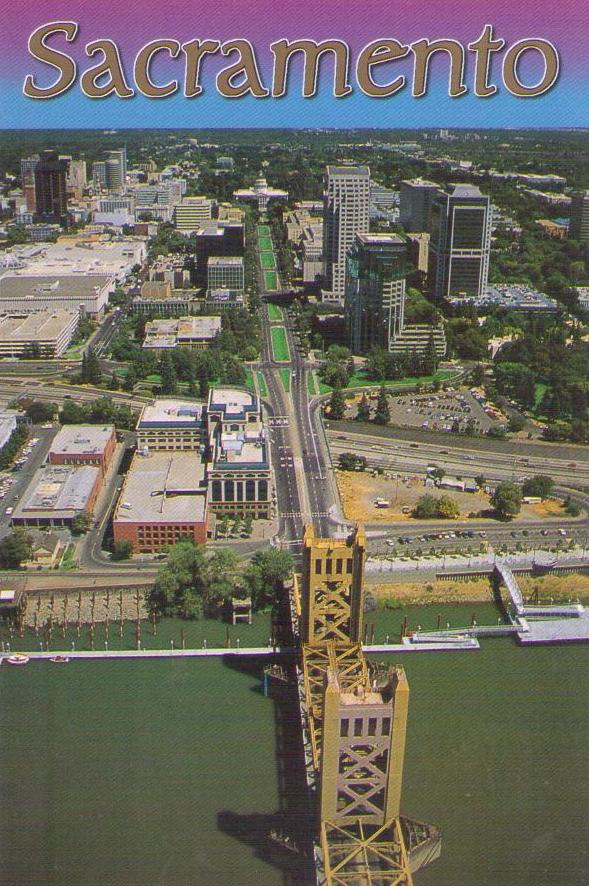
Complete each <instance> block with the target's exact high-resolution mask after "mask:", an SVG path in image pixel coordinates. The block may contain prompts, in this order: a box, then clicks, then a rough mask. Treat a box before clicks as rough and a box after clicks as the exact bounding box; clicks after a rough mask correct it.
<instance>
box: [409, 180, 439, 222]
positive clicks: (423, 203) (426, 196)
mask: <svg viewBox="0 0 589 886" xmlns="http://www.w3.org/2000/svg"><path fill="white" fill-rule="evenodd" d="M399 191H400V201H401V206H400V217H399V221H400V222H401V224H402V225H403V227H404V229H405V230H406V231H408V232H411V233H413V234H419V233H423V232H427V231H429V229H430V226H431V217H432V206H433V202H434V198H435V197H436V195H437V194H439V192H440V187H439V185H437V184H436V183H435V182H430V181H426V180H425V179H422V178H414V179H406V180H405V181H402V182H401V186H400V188H399Z"/></svg>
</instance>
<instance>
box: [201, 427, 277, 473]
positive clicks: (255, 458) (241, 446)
mask: <svg viewBox="0 0 589 886" xmlns="http://www.w3.org/2000/svg"><path fill="white" fill-rule="evenodd" d="M220 456H223V460H220ZM267 464H268V456H267V451H266V442H265V439H264V432H263V429H262V427H261V425H258V426H257V427H256V430H255V431H254V432H251V433H250V432H246V433H243V432H233V433H224V434H221V437H220V440H219V447H218V448H217V450H216V452H215V463H214V465H215V469H216V468H224V467H231V466H232V465H256V466H257V467H264V466H266V465H267Z"/></svg>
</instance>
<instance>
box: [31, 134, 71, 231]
mask: <svg viewBox="0 0 589 886" xmlns="http://www.w3.org/2000/svg"><path fill="white" fill-rule="evenodd" d="M67 169H68V164H67V160H62V159H60V158H59V156H58V154H57V151H43V152H42V153H41V158H40V160H39V162H38V163H37V165H36V166H35V204H36V212H37V215H39V216H40V217H41V218H43V219H52V220H54V221H62V220H63V219H65V218H66V216H67V184H66V178H67Z"/></svg>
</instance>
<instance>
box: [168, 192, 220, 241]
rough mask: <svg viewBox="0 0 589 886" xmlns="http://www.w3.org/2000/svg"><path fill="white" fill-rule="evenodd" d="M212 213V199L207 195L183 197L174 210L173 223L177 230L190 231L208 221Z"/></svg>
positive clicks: (195, 229)
mask: <svg viewBox="0 0 589 886" xmlns="http://www.w3.org/2000/svg"><path fill="white" fill-rule="evenodd" d="M212 214H213V201H212V200H209V198H208V197H184V199H183V200H182V203H179V204H178V205H177V206H176V208H175V210H174V225H175V226H176V229H177V230H178V231H183V232H186V233H191V232H192V231H197V230H198V229H199V228H200V226H201V225H202V224H203V223H206V222H209V221H210V220H211V217H212Z"/></svg>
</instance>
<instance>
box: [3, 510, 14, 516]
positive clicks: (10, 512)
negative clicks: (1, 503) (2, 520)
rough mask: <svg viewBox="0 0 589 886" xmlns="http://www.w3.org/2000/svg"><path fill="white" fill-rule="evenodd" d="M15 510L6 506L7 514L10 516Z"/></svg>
mask: <svg viewBox="0 0 589 886" xmlns="http://www.w3.org/2000/svg"><path fill="white" fill-rule="evenodd" d="M13 511H14V508H6V511H5V514H6V516H7V517H10V515H11V514H12V512H13Z"/></svg>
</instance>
